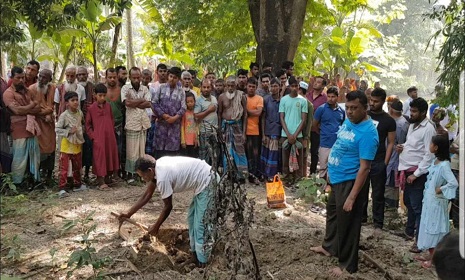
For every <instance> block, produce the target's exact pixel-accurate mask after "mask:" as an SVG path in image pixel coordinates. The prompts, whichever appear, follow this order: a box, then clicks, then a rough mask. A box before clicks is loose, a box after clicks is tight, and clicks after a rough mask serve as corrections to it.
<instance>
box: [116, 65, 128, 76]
mask: <svg viewBox="0 0 465 280" xmlns="http://www.w3.org/2000/svg"><path fill="white" fill-rule="evenodd" d="M115 70H116V74H119V70H126V67H125V66H123V65H118V66H116V67H115Z"/></svg>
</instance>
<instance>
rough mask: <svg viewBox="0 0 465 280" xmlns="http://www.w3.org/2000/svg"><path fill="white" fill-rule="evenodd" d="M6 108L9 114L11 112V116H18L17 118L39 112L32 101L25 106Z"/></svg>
mask: <svg viewBox="0 0 465 280" xmlns="http://www.w3.org/2000/svg"><path fill="white" fill-rule="evenodd" d="M10 105H11V104H10ZM8 108H9V109H10V110H11V112H13V114H15V115H19V116H25V115H27V114H34V113H38V112H39V111H40V107H39V106H38V105H37V104H36V103H34V102H32V101H31V103H29V104H28V105H26V106H15V105H13V106H8Z"/></svg>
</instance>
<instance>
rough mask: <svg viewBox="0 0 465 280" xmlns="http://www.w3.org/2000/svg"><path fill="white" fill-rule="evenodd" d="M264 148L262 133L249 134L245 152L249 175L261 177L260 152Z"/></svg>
mask: <svg viewBox="0 0 465 280" xmlns="http://www.w3.org/2000/svg"><path fill="white" fill-rule="evenodd" d="M261 149H262V138H261V136H260V135H247V139H246V149H245V153H246V155H247V165H248V169H249V175H253V176H255V177H257V178H258V177H260V176H261V174H260V169H259V164H260V152H261Z"/></svg>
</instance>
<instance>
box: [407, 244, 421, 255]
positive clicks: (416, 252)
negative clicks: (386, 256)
mask: <svg viewBox="0 0 465 280" xmlns="http://www.w3.org/2000/svg"><path fill="white" fill-rule="evenodd" d="M409 251H410V252H411V253H415V254H419V253H421V252H422V251H421V250H420V249H418V247H417V244H413V245H412V247H411V248H410V249H409Z"/></svg>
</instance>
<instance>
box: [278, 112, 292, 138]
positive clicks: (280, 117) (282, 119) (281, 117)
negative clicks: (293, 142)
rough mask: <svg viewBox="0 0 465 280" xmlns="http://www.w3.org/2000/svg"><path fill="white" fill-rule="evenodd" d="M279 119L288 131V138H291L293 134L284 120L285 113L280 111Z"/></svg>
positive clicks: (285, 130)
mask: <svg viewBox="0 0 465 280" xmlns="http://www.w3.org/2000/svg"><path fill="white" fill-rule="evenodd" d="M279 119H280V120H281V126H282V127H283V130H284V133H286V135H287V138H288V139H289V138H290V137H291V136H292V135H291V134H290V133H289V130H287V125H286V122H285V121H284V113H279Z"/></svg>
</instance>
